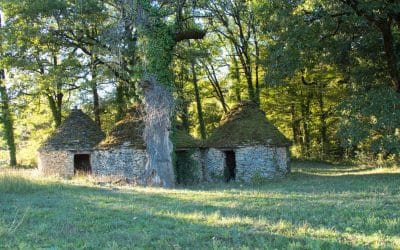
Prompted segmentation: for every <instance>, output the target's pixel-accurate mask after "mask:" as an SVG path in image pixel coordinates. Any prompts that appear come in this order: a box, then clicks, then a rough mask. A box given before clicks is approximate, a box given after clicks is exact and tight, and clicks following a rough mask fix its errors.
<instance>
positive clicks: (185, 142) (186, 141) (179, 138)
mask: <svg viewBox="0 0 400 250" xmlns="http://www.w3.org/2000/svg"><path fill="white" fill-rule="evenodd" d="M173 136H174V142H175V148H176V149H185V148H198V147H200V145H201V143H200V141H198V140H196V139H194V138H193V137H192V136H191V135H190V134H189V133H188V132H186V131H184V130H182V129H180V128H177V129H176V130H175V131H174V135H173Z"/></svg>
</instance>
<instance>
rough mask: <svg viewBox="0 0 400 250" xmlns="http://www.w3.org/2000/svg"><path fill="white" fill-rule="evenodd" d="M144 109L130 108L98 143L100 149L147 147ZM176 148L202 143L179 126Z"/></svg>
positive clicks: (176, 135) (195, 145)
mask: <svg viewBox="0 0 400 250" xmlns="http://www.w3.org/2000/svg"><path fill="white" fill-rule="evenodd" d="M144 115H145V113H144V110H143V107H141V105H136V106H134V107H132V108H131V109H129V110H128V112H127V115H126V117H125V118H124V119H122V120H121V121H119V122H117V124H116V125H115V127H114V128H113V129H112V130H111V132H110V133H109V135H108V136H107V137H106V138H105V139H104V140H103V141H101V143H100V144H99V145H98V148H99V149H107V148H112V147H118V146H127V147H134V148H138V149H146V144H145V142H144V140H143V130H144V122H143V119H144ZM173 136H174V141H175V147H176V149H186V148H197V147H199V146H200V143H199V142H198V141H197V140H195V139H194V138H193V137H192V136H191V135H189V134H188V133H187V132H185V131H183V130H182V129H180V128H178V129H176V130H175V131H174V134H173Z"/></svg>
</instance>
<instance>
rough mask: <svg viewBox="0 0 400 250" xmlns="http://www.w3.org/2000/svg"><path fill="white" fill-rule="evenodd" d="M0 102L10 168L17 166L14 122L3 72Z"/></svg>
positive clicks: (0, 77)
mask: <svg viewBox="0 0 400 250" xmlns="http://www.w3.org/2000/svg"><path fill="white" fill-rule="evenodd" d="M0 100H1V117H0V122H2V123H3V127H4V139H5V141H6V143H7V147H8V153H9V157H10V166H11V167H15V166H16V165H17V157H16V147H15V138H14V121H13V118H12V116H11V112H10V106H9V103H10V100H9V97H8V93H7V89H6V87H5V72H4V70H2V69H1V70H0Z"/></svg>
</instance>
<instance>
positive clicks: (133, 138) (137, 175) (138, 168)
mask: <svg viewBox="0 0 400 250" xmlns="http://www.w3.org/2000/svg"><path fill="white" fill-rule="evenodd" d="M143 117H144V111H143V108H142V107H141V106H140V105H138V106H135V107H133V108H131V109H130V110H129V111H128V113H127V115H126V117H125V118H124V119H123V120H121V121H119V122H118V123H117V124H116V126H115V127H114V128H113V129H112V131H111V132H110V134H109V135H108V136H107V137H106V138H105V139H104V140H103V141H101V142H100V143H99V145H98V146H97V147H96V148H95V151H94V153H93V160H92V166H93V167H92V168H93V173H94V174H95V175H97V176H112V177H116V178H128V179H129V180H130V181H132V182H135V183H141V182H142V180H143V177H144V174H145V169H146V163H147V156H146V145H145V142H144V140H143V129H144V122H143ZM174 140H175V142H176V143H175V149H176V150H175V153H176V160H177V165H178V168H179V167H181V168H185V167H187V166H186V165H185V164H184V162H187V160H188V159H191V161H190V163H194V164H195V165H196V166H195V167H196V168H195V170H196V171H195V178H196V179H197V180H200V179H201V177H202V173H201V164H200V161H201V160H200V158H201V154H200V150H199V143H198V142H197V141H196V140H195V139H194V138H193V137H191V136H190V135H189V134H188V133H186V132H184V131H183V130H180V129H178V130H177V131H176V132H175V133H174ZM186 157H189V158H186ZM191 166H193V164H192V165H191ZM177 179H178V182H179V176H177Z"/></svg>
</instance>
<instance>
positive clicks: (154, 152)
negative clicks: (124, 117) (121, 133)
mask: <svg viewBox="0 0 400 250" xmlns="http://www.w3.org/2000/svg"><path fill="white" fill-rule="evenodd" d="M141 87H142V90H143V104H144V109H145V113H146V117H145V128H144V134H143V138H144V141H145V143H146V152H147V163H146V173H145V177H144V178H145V179H144V183H145V184H146V185H150V186H162V187H173V186H174V185H175V177H174V172H173V167H172V166H173V164H172V157H171V155H172V153H173V145H172V143H171V140H170V133H171V117H172V113H173V110H174V103H173V96H172V93H171V91H170V90H168V89H167V88H166V87H165V86H163V85H162V84H161V83H159V82H158V81H157V80H156V78H155V77H149V78H148V79H147V80H144V81H142V83H141Z"/></svg>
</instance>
